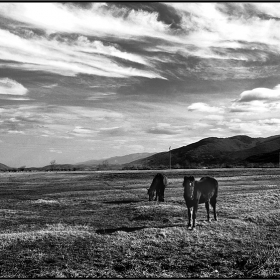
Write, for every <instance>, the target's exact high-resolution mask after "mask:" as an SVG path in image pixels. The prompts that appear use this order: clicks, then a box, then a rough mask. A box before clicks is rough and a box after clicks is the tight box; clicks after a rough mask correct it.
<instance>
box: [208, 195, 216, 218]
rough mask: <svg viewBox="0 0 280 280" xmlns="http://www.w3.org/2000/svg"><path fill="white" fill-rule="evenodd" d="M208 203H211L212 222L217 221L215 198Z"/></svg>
mask: <svg viewBox="0 0 280 280" xmlns="http://www.w3.org/2000/svg"><path fill="white" fill-rule="evenodd" d="M210 203H211V206H212V207H213V212H214V220H215V221H217V213H216V203H217V200H216V198H212V199H211V200H210Z"/></svg>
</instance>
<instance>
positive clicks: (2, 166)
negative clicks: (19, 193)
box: [0, 163, 14, 171]
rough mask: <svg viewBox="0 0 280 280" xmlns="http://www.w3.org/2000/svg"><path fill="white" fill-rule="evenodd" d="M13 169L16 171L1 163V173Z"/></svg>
mask: <svg viewBox="0 0 280 280" xmlns="http://www.w3.org/2000/svg"><path fill="white" fill-rule="evenodd" d="M11 169H14V168H11V167H9V166H7V165H5V164H2V163H0V171H5V170H11Z"/></svg>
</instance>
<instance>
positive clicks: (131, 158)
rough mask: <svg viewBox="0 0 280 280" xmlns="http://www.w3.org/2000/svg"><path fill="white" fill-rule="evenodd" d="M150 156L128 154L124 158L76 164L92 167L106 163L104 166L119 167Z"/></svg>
mask: <svg viewBox="0 0 280 280" xmlns="http://www.w3.org/2000/svg"><path fill="white" fill-rule="evenodd" d="M151 155H153V153H136V154H129V155H125V156H118V157H111V158H107V159H100V160H88V161H85V162H80V163H77V164H79V165H87V166H94V165H98V164H103V163H105V162H106V164H110V165H115V164H117V165H121V164H126V163H129V162H131V161H135V160H139V159H142V158H146V157H148V156H151Z"/></svg>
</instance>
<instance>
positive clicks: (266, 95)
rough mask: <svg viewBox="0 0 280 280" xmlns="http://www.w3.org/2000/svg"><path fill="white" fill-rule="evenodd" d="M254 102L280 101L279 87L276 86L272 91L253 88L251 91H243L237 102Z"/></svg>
mask: <svg viewBox="0 0 280 280" xmlns="http://www.w3.org/2000/svg"><path fill="white" fill-rule="evenodd" d="M254 100H267V101H273V100H280V85H277V86H276V87H274V88H273V89H268V88H255V89H252V90H246V91H243V92H242V93H241V94H240V98H239V99H238V100H237V101H238V102H251V101H254Z"/></svg>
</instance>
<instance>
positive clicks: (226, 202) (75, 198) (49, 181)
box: [0, 169, 280, 278]
mask: <svg viewBox="0 0 280 280" xmlns="http://www.w3.org/2000/svg"><path fill="white" fill-rule="evenodd" d="M155 173H156V171H150V172H135V173H132V172H127V173H122V172H117V173H109V172H104V173H102V172H98V173H93V172H84V173H81V172H73V173H67V172H61V173H59V172H58V173H32V174H26V173H17V174H9V173H0V183H1V185H0V198H1V209H0V219H1V220H0V222H1V229H0V275H1V277H3V278H45V277H51V278H54V277H59V278H64V277H65V278H88V277H91V278H92V277H95V278H96V277H98V278H100V277H106V278H116V277H126V278H146V277H152V278H181V277H189V278H201V277H202V278H279V277H280V269H279V267H280V238H279V230H280V228H279V227H280V201H279V198H280V188H279V186H278V182H279V178H280V175H279V171H278V170H277V169H274V170H273V169H266V170H254V169H240V170H233V169H229V170H193V171H190V170H188V171H172V172H166V174H167V177H168V178H169V185H168V188H167V189H166V195H165V198H166V201H165V202H164V203H160V204H159V203H156V202H148V201H147V200H148V199H147V195H146V187H148V186H149V184H150V183H151V181H152V178H153V176H154V174H155ZM187 173H188V174H194V175H195V176H196V178H199V177H202V176H205V175H210V176H214V177H216V178H217V179H218V181H219V185H220V189H219V196H218V204H217V211H218V219H219V220H218V222H214V221H212V222H211V223H208V222H206V211H205V208H204V205H200V206H199V210H198V221H197V230H195V231H189V230H188V229H187V227H186V218H187V217H186V215H187V211H186V207H185V204H184V200H183V196H182V194H183V190H182V178H183V175H185V174H187Z"/></svg>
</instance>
